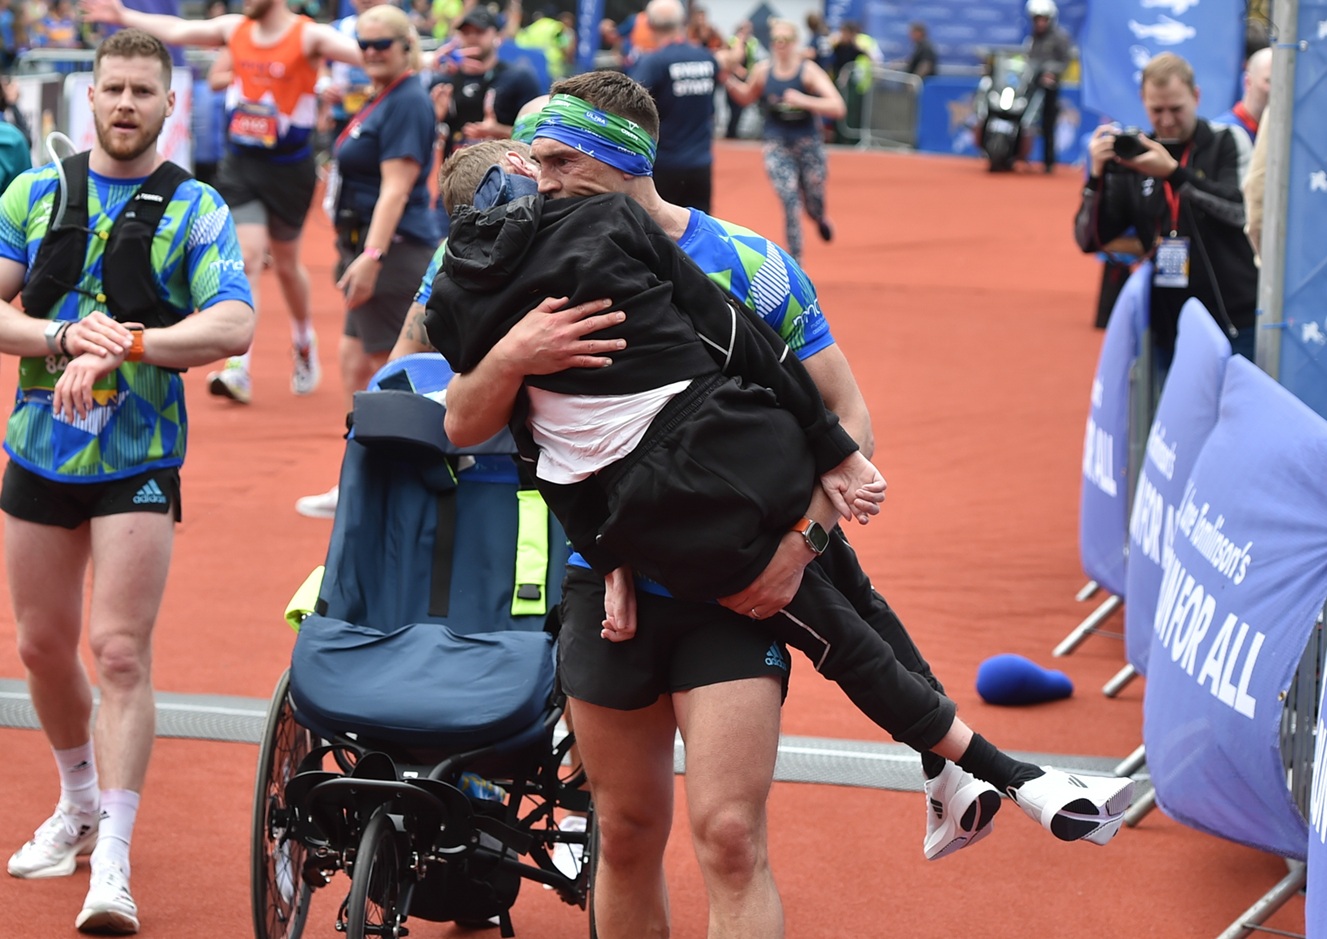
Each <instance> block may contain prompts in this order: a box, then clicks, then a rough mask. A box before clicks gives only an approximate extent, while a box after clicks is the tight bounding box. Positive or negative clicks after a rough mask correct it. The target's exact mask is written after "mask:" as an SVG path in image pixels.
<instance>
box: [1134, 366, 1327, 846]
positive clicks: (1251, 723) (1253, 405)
mask: <svg viewBox="0 0 1327 939" xmlns="http://www.w3.org/2000/svg"><path fill="white" fill-rule="evenodd" d="M1323 466H1327V422H1325V421H1324V420H1323V419H1322V418H1320V417H1318V416H1317V415H1316V414H1314V413H1313V412H1312V411H1310V410H1309V409H1308V408H1307V407H1305V406H1304V405H1303V404H1302V403H1301V402H1300V401H1298V400H1297V399H1296V398H1295V397H1294V396H1293V395H1291V394H1290V392H1288V391H1286V390H1285V389H1284V388H1282V387H1281V386H1280V385H1278V384H1277V383H1276V382H1274V381H1273V380H1272V379H1271V378H1269V377H1267V375H1266V374H1264V373H1263V372H1262V371H1260V370H1259V369H1258V367H1257V366H1255V365H1254V364H1253V363H1252V362H1250V361H1249V360H1248V359H1245V358H1243V357H1242V356H1233V357H1231V359H1230V360H1229V363H1228V365H1227V367H1226V379H1225V385H1224V387H1223V388H1222V390H1221V408H1220V417H1219V418H1218V420H1217V424H1216V427H1215V428H1214V429H1213V430H1212V433H1211V436H1209V437H1208V438H1207V443H1206V444H1205V445H1204V447H1203V449H1202V452H1201V453H1200V454H1199V456H1198V460H1197V462H1196V463H1195V464H1194V468H1193V473H1192V474H1191V475H1190V477H1189V482H1188V484H1187V485H1186V486H1185V487H1184V493H1183V496H1182V497H1181V499H1180V503H1179V507H1178V509H1177V512H1176V522H1175V538H1174V551H1173V553H1172V554H1171V555H1170V561H1169V564H1168V565H1167V566H1166V568H1165V571H1164V575H1163V578H1162V584H1161V589H1160V592H1159V594H1158V598H1157V605H1156V607H1157V608H1156V616H1155V618H1154V620H1153V637H1152V650H1151V653H1150V657H1149V661H1148V665H1149V670H1148V676H1147V690H1146V692H1145V694H1144V698H1143V742H1144V743H1145V745H1146V747H1147V765H1148V769H1149V770H1150V772H1151V774H1152V782H1153V784H1154V785H1155V786H1156V793H1157V801H1158V804H1160V806H1161V807H1162V809H1163V810H1165V812H1166V814H1168V815H1170V816H1171V817H1173V818H1175V819H1176V820H1177V821H1181V822H1183V823H1184V824H1186V825H1189V826H1191V827H1193V828H1197V829H1199V830H1201V831H1206V832H1209V833H1211V834H1214V835H1218V836H1220V837H1222V838H1227V839H1229V840H1231V841H1236V842H1239V843H1240V844H1245V845H1249V846H1250V847H1254V848H1258V849H1260V850H1263V851H1270V852H1272V853H1273V854H1277V855H1280V856H1282V857H1287V858H1298V859H1300V860H1303V859H1304V857H1305V852H1306V850H1307V846H1308V825H1307V822H1306V821H1305V819H1304V818H1303V816H1301V815H1300V813H1299V810H1298V808H1297V807H1296V806H1295V802H1294V799H1293V797H1292V794H1291V792H1290V788H1289V787H1288V786H1287V785H1286V770H1285V766H1284V764H1283V760H1282V756H1281V747H1280V737H1281V724H1282V718H1283V716H1284V704H1283V700H1284V696H1285V694H1286V693H1287V691H1288V688H1289V686H1290V682H1291V678H1292V676H1293V675H1294V673H1295V670H1296V668H1298V666H1299V662H1300V659H1301V658H1302V656H1303V654H1304V649H1305V645H1306V640H1307V639H1308V637H1309V635H1310V632H1311V631H1312V629H1313V627H1314V621H1315V619H1316V618H1317V615H1318V612H1319V611H1320V610H1321V609H1322V605H1323V599H1324V597H1327V487H1324V486H1323V485H1322V467H1323Z"/></svg>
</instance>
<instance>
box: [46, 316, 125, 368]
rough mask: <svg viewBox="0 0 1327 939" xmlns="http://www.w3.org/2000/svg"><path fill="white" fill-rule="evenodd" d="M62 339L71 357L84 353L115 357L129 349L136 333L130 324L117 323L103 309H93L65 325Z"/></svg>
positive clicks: (101, 356) (100, 356)
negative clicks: (130, 328) (131, 330)
mask: <svg viewBox="0 0 1327 939" xmlns="http://www.w3.org/2000/svg"><path fill="white" fill-rule="evenodd" d="M135 325H137V324H135ZM62 341H63V343H64V347H65V349H67V350H68V351H69V357H70V358H75V357H77V356H80V355H84V354H88V355H94V356H97V357H99V358H114V357H117V356H123V355H124V354H125V353H126V352H128V351H129V347H130V346H131V345H133V343H134V334H133V333H131V332H130V331H129V327H128V326H126V325H124V324H123V323H117V322H116V321H115V320H113V319H111V318H110V317H109V316H107V315H106V314H105V313H103V312H102V311H101V310H93V311H92V312H91V313H89V314H88V315H87V316H85V317H83V318H82V319H81V320H76V321H74V322H72V323H70V324H69V325H68V326H67V327H65V331H64V336H63V338H62Z"/></svg>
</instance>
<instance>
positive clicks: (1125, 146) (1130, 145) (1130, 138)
mask: <svg viewBox="0 0 1327 939" xmlns="http://www.w3.org/2000/svg"><path fill="white" fill-rule="evenodd" d="M1142 136H1143V132H1142V131H1141V130H1139V129H1138V128H1137V127H1126V128H1124V130H1122V131H1120V132H1119V133H1118V134H1116V135H1115V155H1116V156H1117V157H1123V158H1124V159H1126V160H1132V159H1133V158H1134V157H1136V156H1142V155H1143V154H1144V153H1146V152H1147V147H1146V146H1144V145H1143V141H1142V140H1141V139H1140V138H1141V137H1142Z"/></svg>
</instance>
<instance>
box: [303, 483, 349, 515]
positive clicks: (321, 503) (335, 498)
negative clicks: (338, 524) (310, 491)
mask: <svg viewBox="0 0 1327 939" xmlns="http://www.w3.org/2000/svg"><path fill="white" fill-rule="evenodd" d="M340 498H341V487H340V486H333V487H332V488H331V489H328V490H327V491H326V492H320V493H318V495H316V496H304V497H303V498H300V499H296V500H295V511H296V512H298V513H299V514H300V515H303V516H304V517H305V518H335V517H336V506H337V503H338V502H339V501H340Z"/></svg>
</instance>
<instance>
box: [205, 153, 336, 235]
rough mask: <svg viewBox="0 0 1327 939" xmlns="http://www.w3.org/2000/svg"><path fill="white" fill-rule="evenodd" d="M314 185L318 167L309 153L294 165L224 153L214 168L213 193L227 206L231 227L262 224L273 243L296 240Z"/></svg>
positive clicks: (306, 213) (257, 157) (247, 155)
mask: <svg viewBox="0 0 1327 939" xmlns="http://www.w3.org/2000/svg"><path fill="white" fill-rule="evenodd" d="M317 184H318V168H317V165H316V164H315V163H314V161H313V155H312V154H310V155H309V156H307V157H306V158H304V159H302V160H297V161H296V162H294V163H274V162H273V161H272V160H270V159H268V158H266V157H262V156H254V155H251V154H248V153H242V152H236V151H234V150H227V151H226V153H225V155H224V156H222V158H221V165H220V166H219V167H218V168H217V192H219V193H221V198H223V199H225V200H226V205H228V206H230V214H231V216H232V217H233V218H234V219H235V224H236V225H243V224H246V223H254V222H259V221H265V222H266V223H267V231H268V233H269V234H270V235H271V236H272V238H273V240H275V241H294V240H295V239H296V238H298V237H299V235H300V231H302V230H303V228H304V219H305V217H306V216H308V214H309V206H310V205H312V204H313V190H314V187H315V186H317ZM259 211H261V213H262V218H261V219H259V218H258V217H257V213H258V212H259Z"/></svg>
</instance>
